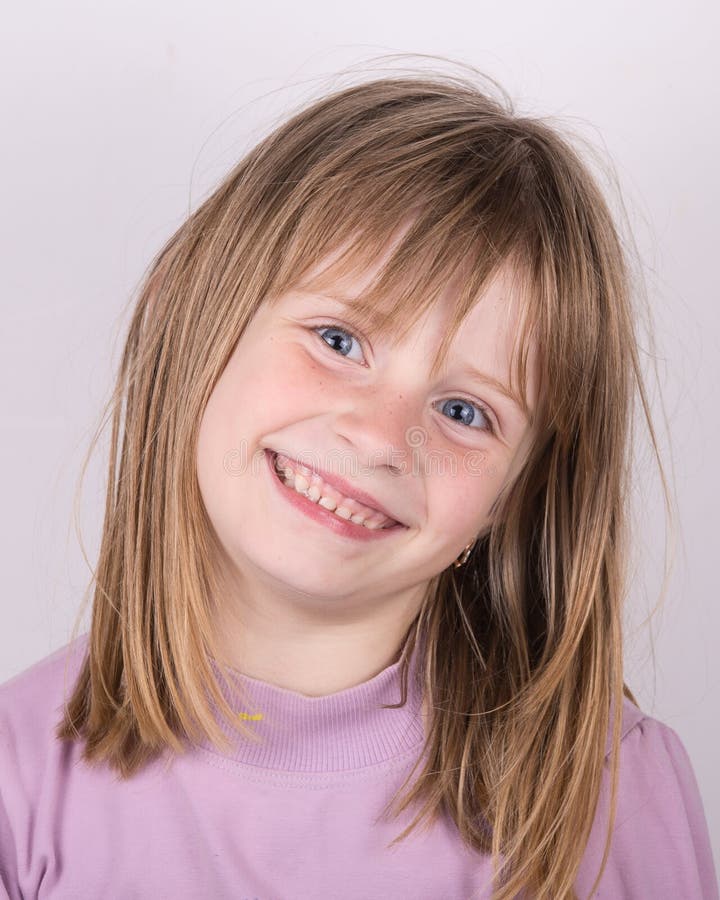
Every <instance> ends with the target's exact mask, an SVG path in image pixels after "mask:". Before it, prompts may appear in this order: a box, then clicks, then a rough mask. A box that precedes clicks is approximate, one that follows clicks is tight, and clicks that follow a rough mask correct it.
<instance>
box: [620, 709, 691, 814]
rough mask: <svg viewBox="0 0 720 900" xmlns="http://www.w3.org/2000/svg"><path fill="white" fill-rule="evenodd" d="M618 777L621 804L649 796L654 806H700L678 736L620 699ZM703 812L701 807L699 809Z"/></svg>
mask: <svg viewBox="0 0 720 900" xmlns="http://www.w3.org/2000/svg"><path fill="white" fill-rule="evenodd" d="M610 744H611V736H610V735H608V741H607V747H606V761H609V754H610ZM619 767H620V768H619V778H620V784H621V786H622V788H623V792H624V793H623V800H624V802H626V803H628V802H632V797H633V796H635V797H637V799H638V800H641V799H646V798H647V796H648V795H649V794H650V793H652V797H653V802H654V804H655V805H658V804H662V803H664V802H666V801H667V802H668V803H672V800H673V799H680V797H681V796H682V798H683V799H684V800H685V802H686V803H687V802H689V801H692V802H693V803H694V804H695V805H697V804H699V803H700V794H699V791H698V787H697V781H696V779H695V773H694V771H693V767H692V763H691V761H690V757H689V755H688V752H687V750H686V748H685V745H684V744H683V742H682V740H681V739H680V736H679V735H678V733H677V732H676V731H675V730H674V729H673V728H671V727H670V726H669V725H666V724H665V723H664V722H661V721H660V720H659V719H656V718H654V717H653V716H650V715H648V714H647V713H644V712H643V711H642V710H641V709H639V708H638V707H637V706H636V705H635V704H634V703H633V702H632V701H631V700H629V699H627V698H624V700H623V716H622V728H621V732H620V761H619ZM696 811H697V812H702V805H701V804H700V807H699V810H696Z"/></svg>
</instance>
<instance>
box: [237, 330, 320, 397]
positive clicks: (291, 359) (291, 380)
mask: <svg viewBox="0 0 720 900" xmlns="http://www.w3.org/2000/svg"><path fill="white" fill-rule="evenodd" d="M233 381H234V383H235V386H236V391H237V396H238V399H240V398H241V399H242V405H241V404H240V403H238V408H239V409H242V408H244V409H247V410H255V409H256V408H257V407H261V408H265V409H268V410H270V412H271V414H272V409H274V410H275V411H276V412H278V411H279V410H292V409H293V408H295V407H298V408H302V406H303V405H304V403H305V402H307V401H312V400H313V398H314V399H315V401H317V397H318V392H319V391H324V390H325V389H326V387H327V378H326V373H324V372H323V369H322V366H320V365H319V364H318V363H317V362H316V361H315V360H313V359H312V357H311V356H310V355H309V353H308V352H307V351H306V350H305V349H304V348H303V347H301V346H299V345H298V344H295V343H282V342H279V341H277V340H267V341H265V342H264V343H263V344H262V345H260V346H258V347H256V348H255V349H254V350H253V352H252V353H249V354H245V355H244V356H243V357H242V361H241V362H240V361H239V365H238V366H237V367H236V369H235V371H234V373H233Z"/></svg>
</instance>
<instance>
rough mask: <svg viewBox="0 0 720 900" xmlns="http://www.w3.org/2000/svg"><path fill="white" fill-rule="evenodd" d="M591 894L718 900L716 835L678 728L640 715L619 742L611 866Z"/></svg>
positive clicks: (597, 851)
mask: <svg viewBox="0 0 720 900" xmlns="http://www.w3.org/2000/svg"><path fill="white" fill-rule="evenodd" d="M609 787H610V773H609V763H607V764H606V771H605V773H604V781H603V790H602V791H601V795H600V802H599V805H598V814H597V815H596V817H595V823H594V825H593V830H592V833H591V837H590V842H589V844H588V848H587V852H586V855H585V857H584V859H583V866H582V867H581V875H580V878H579V880H578V883H577V887H578V889H579V896H580V897H582V898H585V897H588V896H589V893H588V892H589V890H590V888H591V887H592V885H593V882H594V880H595V878H596V877H597V872H598V870H599V866H600V860H601V859H602V852H603V846H604V841H605V836H606V833H607V822H608V812H609ZM592 896H593V897H605V898H616V900H617V898H628V900H634V898H638V900H641V898H648V897H652V898H653V900H679V898H682V900H718V882H717V877H716V874H715V866H714V863H713V856H712V849H711V846H710V835H709V833H708V826H707V822H706V819H705V813H704V810H703V804H702V800H701V797H700V791H699V789H698V785H697V781H696V778H695V774H694V772H693V768H692V764H691V762H690V758H689V757H688V754H687V751H686V750H685V747H684V746H683V744H682V742H681V740H680V738H679V737H678V735H677V734H676V733H675V731H673V729H672V728H670V727H668V726H667V725H665V724H663V723H662V722H659V721H657V720H656V719H653V718H650V717H642V718H640V720H639V721H638V722H637V723H636V724H635V725H634V726H633V727H632V728H631V729H630V731H629V732H628V733H627V734H626V735H625V736H624V737H623V739H622V741H621V744H620V771H619V783H618V797H617V813H616V818H615V823H614V828H613V836H612V843H611V846H610V855H609V858H608V863H607V867H606V869H605V871H604V873H603V878H602V880H601V881H600V885H599V887H598V888H597V889H596V891H595V893H594V894H593V895H592Z"/></svg>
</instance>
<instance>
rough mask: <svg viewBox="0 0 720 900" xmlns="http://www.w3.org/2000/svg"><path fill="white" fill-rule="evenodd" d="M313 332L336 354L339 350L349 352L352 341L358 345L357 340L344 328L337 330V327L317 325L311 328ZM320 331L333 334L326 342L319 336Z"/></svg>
mask: <svg viewBox="0 0 720 900" xmlns="http://www.w3.org/2000/svg"><path fill="white" fill-rule="evenodd" d="M313 331H315V332H317V333H318V334H319V335H320V338H321V339H322V340H323V341H324V342H325V343H326V344H327V345H328V347H330V348H331V349H332V350H337V351H338V352H341V348H342V349H343V350H347V351H349V350H350V348H351V346H352V342H353V341H355V343H356V344H358V346H359V344H360V342H359V341H358V339H357V338H356V337H355V335H354V334H353V333H352V332H351V331H347V330H346V329H345V328H338V327H337V325H331V324H326V325H318V326H316V327H315V328H313ZM322 331H325V332H330V333H331V334H332V333H333V332H334V334H333V335H332V337H331V339H330V340H326V339H325V337H324V336H323V335H322V334H320V332H322ZM341 355H343V356H344V355H345V354H344V353H342V354H341Z"/></svg>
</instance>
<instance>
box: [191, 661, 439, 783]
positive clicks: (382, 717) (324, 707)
mask: <svg viewBox="0 0 720 900" xmlns="http://www.w3.org/2000/svg"><path fill="white" fill-rule="evenodd" d="M419 648H420V644H417V645H416V646H415V648H414V651H413V654H412V656H411V659H410V666H409V671H408V691H407V700H406V703H405V705H404V706H401V707H398V708H397V709H383V708H382V704H383V703H399V702H400V699H401V677H400V672H401V663H400V661H399V660H398V661H397V662H395V663H393V664H392V665H389V666H387V668H385V669H383V670H382V671H381V672H379V673H378V674H377V675H375V676H374V677H373V678H371V679H370V680H369V681H365V682H363V683H362V684H358V685H355V686H354V687H351V688H347V689H346V690H343V691H338V692H336V693H334V694H327V695H326V696H324V697H308V696H307V695H305V694H300V693H297V692H296V691H290V690H286V689H285V688H281V687H277V686H275V685H273V684H269V683H267V682H265V681H260V680H258V679H256V678H251V677H249V676H247V675H244V674H243V673H241V672H239V671H238V670H237V669H232V668H231V669H229V670H228V683H227V684H225V683H224V679H223V678H222V677H220V678H219V684H220V686H221V688H222V692H223V695H224V696H225V697H226V699H227V700H228V702H229V704H230V707H231V709H232V710H233V711H234V712H235V713H236V714H238V715H239V716H242V718H243V719H246V720H247V724H248V725H250V726H251V728H252V729H253V731H254V732H255V733H256V734H257V735H258V736H259V737H260V738H261V741H259V742H256V741H253V740H252V739H251V738H247V737H245V736H244V735H243V734H241V733H240V732H239V731H238V730H237V728H235V726H234V725H233V724H232V723H231V722H228V721H227V720H226V719H225V718H223V717H222V715H221V713H220V711H219V710H218V709H217V707H216V706H215V704H213V709H214V710H215V712H216V714H217V718H218V722H219V723H220V725H221V727H222V730H223V731H224V733H225V734H226V735H227V736H228V737H229V738H230V739H231V742H232V750H231V752H230V753H223V754H222V755H223V756H224V757H225V758H226V759H228V758H229V759H232V760H235V761H236V762H241V763H245V764H247V765H253V766H258V767H260V768H262V769H268V770H273V771H276V772H305V773H309V772H319V773H322V772H343V771H349V770H353V769H360V768H364V767H366V766H372V765H377V764H379V763H383V762H386V761H388V760H391V759H393V758H394V757H397V756H401V755H402V754H404V753H406V752H408V751H410V750H412V749H413V748H419V746H420V745H421V744H422V742H423V741H424V737H425V735H424V728H423V722H422V715H421V707H422V690H421V683H420V680H419V675H418V665H417V663H418V659H419V656H420V653H419ZM210 663H211V665H212V667H213V669H214V671H215V672H216V673H220V671H221V670H220V667H219V666H218V664H217V662H216V661H215V660H214V659H212V658H211V660H210ZM226 669H227V667H226ZM243 694H245V695H246V698H247V699H244V697H243ZM255 716H261V718H255ZM201 746H203V747H205V749H212V751H213V752H214V753H219V752H220V751H219V750H218V749H217V748H215V747H214V746H213V745H212V743H211V742H209V741H203V742H202V744H201Z"/></svg>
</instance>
